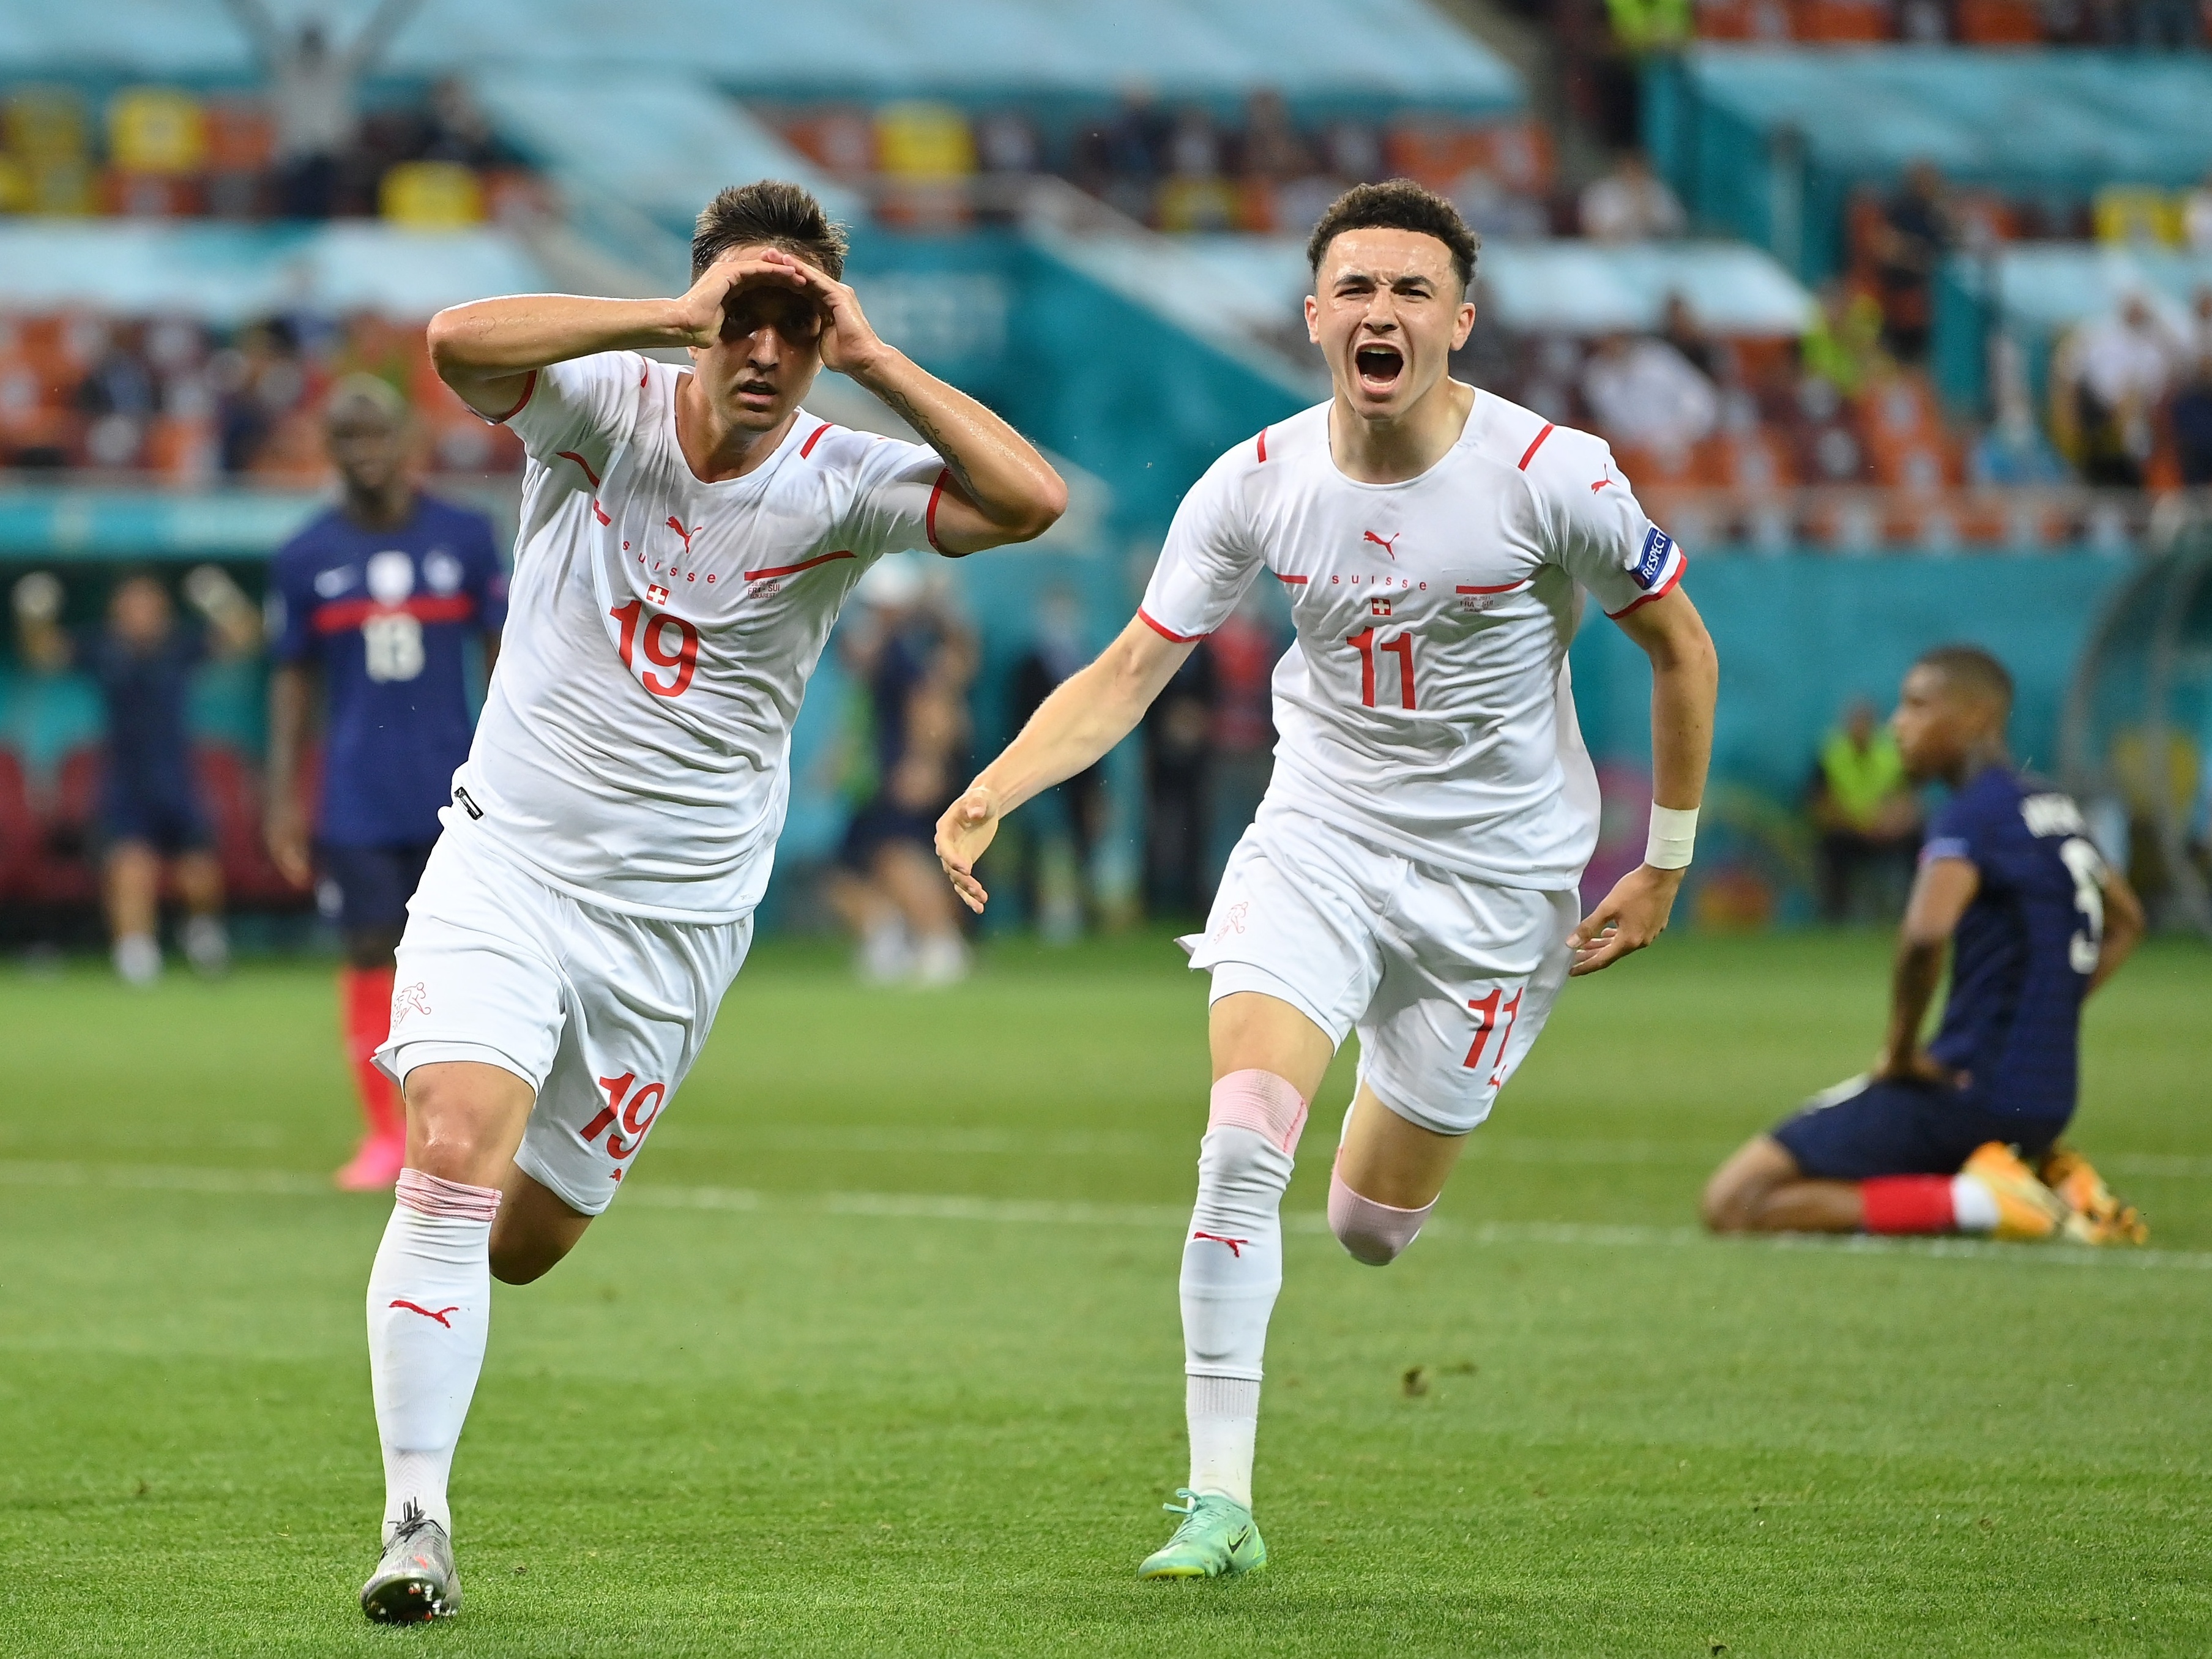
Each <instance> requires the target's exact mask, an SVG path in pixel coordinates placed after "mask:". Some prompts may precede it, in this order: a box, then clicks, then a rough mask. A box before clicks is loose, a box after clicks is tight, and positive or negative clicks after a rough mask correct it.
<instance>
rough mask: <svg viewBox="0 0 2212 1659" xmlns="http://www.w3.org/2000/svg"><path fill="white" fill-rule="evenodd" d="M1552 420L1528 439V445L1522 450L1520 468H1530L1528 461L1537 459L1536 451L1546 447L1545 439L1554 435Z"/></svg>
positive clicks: (1525, 469)
mask: <svg viewBox="0 0 2212 1659" xmlns="http://www.w3.org/2000/svg"><path fill="white" fill-rule="evenodd" d="M1552 430H1553V428H1552V422H1549V421H1547V422H1544V429H1543V430H1542V431H1541V432H1539V433H1538V434H1537V435H1535V436H1534V437H1533V438H1531V439H1529V440H1528V448H1526V449H1524V450H1522V452H1521V465H1520V470H1521V471H1523V472H1526V471H1528V463H1529V462H1531V461H1533V460H1534V459H1536V452H1537V451H1538V450H1540V449H1541V448H1542V447H1544V440H1545V439H1547V438H1548V437H1550V436H1551V435H1552Z"/></svg>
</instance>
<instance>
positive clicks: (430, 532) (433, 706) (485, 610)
mask: <svg viewBox="0 0 2212 1659" xmlns="http://www.w3.org/2000/svg"><path fill="white" fill-rule="evenodd" d="M323 435H324V440H325V444H326V446H327V447H328V449H329V451H330V457H331V464H332V465H334V466H335V467H336V468H337V475H338V483H339V486H340V489H341V492H342V493H341V495H340V499H339V501H338V503H337V506H335V507H331V508H330V509H328V510H327V511H325V512H324V513H320V514H319V515H318V516H317V517H316V518H315V519H314V520H312V521H311V522H310V523H309V524H308V525H307V526H306V527H305V528H304V529H302V530H301V531H300V532H298V533H297V534H296V535H295V536H294V537H293V538H291V540H289V541H288V542H287V543H285V544H284V545H283V547H282V548H280V549H278V550H277V553H276V560H275V562H273V563H272V564H271V566H270V588H271V590H272V592H273V593H274V595H275V604H274V605H273V606H272V607H271V609H272V613H273V615H272V621H273V622H274V623H275V628H274V633H275V641H274V644H273V647H272V654H273V655H274V657H275V659H276V668H275V671H274V672H273V673H271V675H270V680H269V789H268V808H267V810H268V823H267V835H268V842H269V852H270V857H271V858H273V859H274V860H276V867H277V869H278V870H280V871H282V872H283V874H284V877H285V878H286V879H287V880H289V881H290V882H292V883H293V884H295V886H301V887H304V886H306V885H307V884H308V882H309V881H310V879H313V880H314V881H315V886H316V893H315V896H316V901H317V902H318V904H319V906H320V908H321V909H322V911H323V914H324V915H325V916H326V917H328V918H329V919H330V920H331V921H335V922H336V923H337V926H338V930H339V933H340V936H341V938H342V939H343V949H344V952H345V965H344V966H343V968H342V969H339V971H338V1006H339V1010H340V1018H341V1021H342V1030H343V1034H344V1047H345V1055H346V1063H347V1065H348V1066H349V1067H350V1069H351V1070H352V1073H353V1079H354V1088H355V1090H356V1093H357V1094H358V1095H359V1097H360V1101H361V1114H362V1123H363V1125H364V1133H363V1135H362V1142H361V1146H360V1147H359V1149H358V1150H357V1151H356V1152H355V1154H354V1156H353V1158H352V1159H351V1161H349V1163H348V1164H346V1165H345V1166H344V1168H343V1169H341V1170H338V1171H337V1176H336V1179H337V1184H338V1185H339V1186H341V1187H343V1188H347V1189H348V1190H349V1191H368V1190H371V1189H374V1188H388V1187H390V1186H391V1185H392V1182H394V1181H396V1180H398V1178H399V1171H400V1169H401V1167H402V1166H403V1165H404V1164H405V1162H406V1157H407V1121H406V1114H405V1112H404V1109H402V1108H401V1105H400V1102H399V1090H398V1085H396V1084H394V1083H393V1082H392V1079H390V1078H389V1077H388V1076H386V1074H385V1073H384V1072H383V1071H382V1070H380V1068H379V1067H378V1066H377V1065H376V1062H375V1060H374V1055H375V1053H376V1051H377V1049H378V1048H379V1047H380V1046H381V1045H382V1043H383V1042H384V1040H385V1038H386V1036H389V1035H390V1034H391V1030H392V979H393V975H394V974H395V972H396V971H397V969H396V959H395V957H394V955H393V953H394V951H397V950H398V945H399V936H400V933H401V932H402V931H403V930H404V928H405V927H406V925H407V901H408V900H409V899H410V898H411V897H413V896H414V893H415V887H416V883H417V882H419V881H420V880H421V879H422V867H423V866H424V865H425V864H426V863H428V860H429V857H430V848H432V846H433V845H435V843H436V842H437V839H438V829H439V814H440V812H441V811H442V810H443V809H444V807H445V806H446V804H447V801H448V800H449V799H451V793H450V792H451V790H452V787H453V770H454V769H455V768H456V767H458V766H459V765H460V763H462V762H463V761H465V760H466V759H467V758H468V754H469V738H470V734H471V731H472V730H473V729H474V726H475V720H474V716H473V714H471V695H470V694H471V691H472V690H477V689H478V687H477V684H473V683H472V682H473V681H474V677H475V676H476V674H477V672H478V670H477V667H476V665H475V664H474V663H473V662H472V661H471V658H472V657H473V656H474V655H475V654H476V653H477V649H478V647H481V652H482V659H483V668H482V670H481V672H482V673H483V676H484V677H485V678H487V679H488V678H489V675H490V671H491V666H492V664H493V662H494V661H495V659H497V657H498V653H499V629H500V626H501V623H502V622H503V621H504V619H505V617H506V612H507V574H506V572H505V570H504V569H503V568H501V563H500V557H499V550H498V544H497V542H496V539H495V536H494V533H493V530H492V526H491V522H490V520H488V519H486V518H485V517H484V516H483V514H482V513H475V512H471V511H470V510H469V509H467V508H465V507H455V506H453V505H452V504H450V503H448V502H446V501H439V500H438V499H436V498H435V496H431V495H425V494H424V493H423V492H422V490H420V489H417V488H416V485H415V481H414V478H413V476H412V474H413V466H412V461H413V459H414V450H415V442H416V428H415V425H414V422H413V419H412V417H411V414H410V410H409V409H408V407H407V403H406V400H405V399H404V398H402V397H401V396H400V395H399V393H398V392H396V391H394V390H393V389H392V386H390V385H389V384H388V383H387V382H386V381H384V380H378V379H377V378H376V377H375V376H374V375H371V374H350V375H348V376H347V377H346V378H345V379H343V380H340V381H339V382H338V383H337V386H335V387H334V388H333V389H332V390H331V396H330V399H329V401H328V402H327V403H326V404H325V405H324V409H323ZM318 702H320V703H321V704H322V706H323V714H324V718H323V720H322V722H321V724H322V726H323V727H324V732H325V741H324V751H323V757H322V781H321V786H320V788H319V793H318V800H317V804H316V809H315V811H314V814H313V823H312V824H311V823H310V821H309V815H308V812H307V802H306V801H305V800H304V799H302V787H301V786H302V780H303V778H304V776H305V775H306V772H307V766H308V759H307V757H308V750H309V746H310V744H311V742H312V738H313V730H314V727H315V726H316V724H317V722H316V720H315V719H314V715H315V714H316V712H317V705H318Z"/></svg>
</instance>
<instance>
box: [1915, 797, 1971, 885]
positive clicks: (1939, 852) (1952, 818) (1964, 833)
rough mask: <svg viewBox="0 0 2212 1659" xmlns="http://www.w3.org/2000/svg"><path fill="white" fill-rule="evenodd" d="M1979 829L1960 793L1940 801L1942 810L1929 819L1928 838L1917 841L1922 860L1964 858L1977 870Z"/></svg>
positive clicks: (1969, 806) (1926, 862) (1933, 860)
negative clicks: (1942, 801)
mask: <svg viewBox="0 0 2212 1659" xmlns="http://www.w3.org/2000/svg"><path fill="white" fill-rule="evenodd" d="M1981 829H1982V826H1981V824H1980V823H1979V822H1978V820H1977V817H1976V815H1975V813H1974V811H1973V810H1972V806H1971V805H1970V804H1969V802H1968V801H1967V799H1966V796H1965V795H1964V794H1963V793H1961V794H1956V795H1954V796H1952V797H1951V799H1948V800H1947V801H1945V802H1944V803H1943V807H1942V811H1939V812H1937V813H1936V816H1935V817H1933V818H1931V819H1929V823H1928V839H1927V840H1925V841H1923V842H1921V843H1920V861H1921V863H1923V864H1932V863H1934V862H1935V861H1936V860H1937V859H1964V860H1966V862H1967V863H1969V864H1971V865H1972V866H1975V867H1976V868H1977V869H1979V868H1980V867H1981V866H1982V862H1983V860H1982V859H1981V857H1980V853H1981V842H1982V835H1981Z"/></svg>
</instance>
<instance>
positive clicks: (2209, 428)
mask: <svg viewBox="0 0 2212 1659" xmlns="http://www.w3.org/2000/svg"><path fill="white" fill-rule="evenodd" d="M2166 433H2167V435H2168V437H2169V439H2170V440H2171V441H2172V445H2173V459H2174V462H2175V464H2176V465H2177V466H2178V467H2179V470H2180V472H2181V482H2182V483H2183V484H2184V485H2185V486H2186V487H2188V488H2190V489H2202V488H2203V487H2204V486H2206V485H2208V484H2212V355H2200V356H2198V357H2197V361H2196V362H2194V363H2192V364H2191V366H2190V370H2189V374H2188V377H2187V378H2186V379H2185V380H2183V381H2182V383H2181V384H2180V385H2179V386H2177V387H2176V388H2175V389H2174V393H2173V398H2172V401H2171V402H2169V403H2168V404H2166Z"/></svg>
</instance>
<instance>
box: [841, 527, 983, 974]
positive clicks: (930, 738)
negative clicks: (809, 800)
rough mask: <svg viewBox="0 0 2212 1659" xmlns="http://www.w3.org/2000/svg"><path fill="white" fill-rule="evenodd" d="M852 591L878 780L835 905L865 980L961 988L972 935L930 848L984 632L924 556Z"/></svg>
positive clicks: (954, 775) (953, 770) (964, 756)
mask: <svg viewBox="0 0 2212 1659" xmlns="http://www.w3.org/2000/svg"><path fill="white" fill-rule="evenodd" d="M854 593H855V596H856V597H857V598H859V599H860V600H861V602H862V603H863V605H865V606H866V610H865V611H863V612H862V614H861V616H860V617H859V618H857V620H859V621H860V622H861V623H862V624H863V626H861V627H860V628H859V629H855V630H854V631H853V632H852V633H851V634H850V635H849V636H848V638H847V639H845V640H844V641H842V645H843V651H844V660H845V667H846V671H847V672H848V673H849V674H851V675H852V676H853V678H854V680H856V681H857V682H859V683H860V684H862V685H864V686H866V689H867V703H868V712H869V717H870V718H869V725H870V734H871V750H872V760H873V763H874V787H873V789H872V792H871V793H870V794H869V795H868V797H867V799H865V800H864V801H863V802H862V803H861V805H860V808H859V810H858V811H855V812H854V814H853V817H852V820H851V822H850V823H848V824H847V825H846V826H845V838H844V842H843V843H842V846H841V847H840V848H839V849H838V854H837V859H838V867H837V869H836V872H834V873H833V874H832V876H831V878H830V883H829V902H830V904H831V906H832V907H833V908H835V909H836V912H837V914H838V915H839V916H841V917H842V919H843V920H844V922H845V925H846V926H847V927H850V928H851V929H852V930H853V933H854V936H855V937H856V938H857V939H859V940H860V956H859V960H858V963H857V966H858V969H859V971H860V977H861V978H862V979H863V980H866V981H868V982H869V983H871V984H876V985H888V984H896V983H900V982H908V981H911V982H914V983H918V984H921V985H925V986H939V985H951V984H956V983H957V982H958V981H961V980H963V979H965V978H966V977H967V976H968V969H969V951H968V941H967V939H966V938H965V936H964V935H963V933H962V932H961V927H960V911H959V907H958V905H957V902H955V900H954V897H953V895H952V893H951V890H949V889H948V888H947V887H946V886H945V883H944V881H943V879H942V878H940V877H939V873H938V869H937V860H936V855H935V854H934V853H933V851H932V843H933V841H934V839H935V836H936V825H937V815H938V814H939V812H941V811H944V810H945V805H946V804H947V803H948V802H950V801H951V799H953V798H954V797H955V796H956V795H957V794H958V793H960V779H961V777H962V776H963V775H964V773H965V771H966V768H967V764H968V744H969V718H968V701H967V694H968V686H969V682H970V681H971V680H973V679H974V678H975V638H974V635H973V634H972V633H971V632H970V631H969V628H968V626H967V624H966V623H963V621H962V620H961V619H960V618H959V617H957V616H956V615H955V614H954V613H953V611H952V609H951V605H950V604H949V603H947V597H946V594H945V591H944V588H943V587H942V586H941V585H939V584H938V583H934V582H933V581H931V580H929V578H928V576H927V575H926V574H924V571H923V567H922V564H921V558H920V556H918V555H913V554H894V555H892V556H890V557H888V558H885V559H884V560H882V561H881V562H878V564H877V565H876V566H875V568H873V569H872V570H871V571H869V573H868V574H867V575H866V577H864V578H863V579H862V580H861V581H860V586H858V587H857V588H855V589H854Z"/></svg>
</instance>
